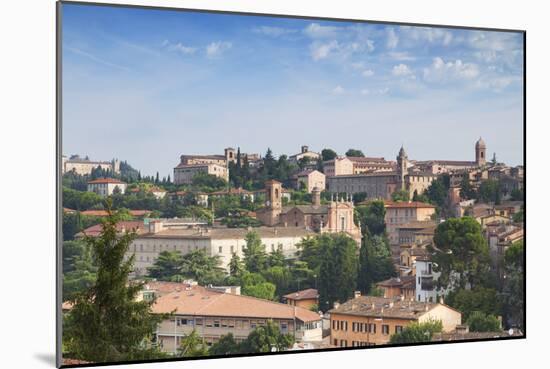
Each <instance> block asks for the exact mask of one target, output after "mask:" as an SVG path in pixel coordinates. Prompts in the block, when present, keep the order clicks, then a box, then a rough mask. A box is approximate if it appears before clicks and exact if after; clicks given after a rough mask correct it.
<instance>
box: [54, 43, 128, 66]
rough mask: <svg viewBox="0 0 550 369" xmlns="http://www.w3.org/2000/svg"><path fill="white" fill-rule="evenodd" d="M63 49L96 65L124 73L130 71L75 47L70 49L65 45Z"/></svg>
mask: <svg viewBox="0 0 550 369" xmlns="http://www.w3.org/2000/svg"><path fill="white" fill-rule="evenodd" d="M64 48H65V49H66V50H69V51H70V52H72V53H74V54H77V55H80V56H83V57H85V58H87V59H89V60H92V61H94V62H96V63H98V64H102V65H104V66H106V67H111V68H115V69H120V70H123V71H126V72H129V71H130V68H127V67H125V66H122V65H118V64H115V63H111V62H109V61H107V60H104V59H102V58H98V57H97V56H95V55H93V54H91V53H89V52H86V51H84V50H81V49H79V48H76V47H72V46H67V45H65V46H64Z"/></svg>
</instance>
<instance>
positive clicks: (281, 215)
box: [256, 180, 361, 244]
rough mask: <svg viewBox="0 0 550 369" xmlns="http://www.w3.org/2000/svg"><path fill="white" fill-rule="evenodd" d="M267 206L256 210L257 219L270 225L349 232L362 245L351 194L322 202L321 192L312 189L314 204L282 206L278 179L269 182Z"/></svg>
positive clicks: (267, 183)
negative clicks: (326, 202) (355, 221)
mask: <svg viewBox="0 0 550 369" xmlns="http://www.w3.org/2000/svg"><path fill="white" fill-rule="evenodd" d="M266 189H267V198H266V206H265V207H264V208H263V209H260V210H259V211H257V212H256V216H257V218H258V219H259V220H260V221H261V222H262V223H264V224H265V225H268V226H281V227H305V228H306V229H308V230H312V231H315V232H319V233H322V232H329V233H338V232H345V233H347V234H348V235H349V236H350V237H351V238H353V239H354V240H355V241H356V242H358V244H360V242H361V229H360V228H359V227H358V226H357V225H355V223H354V220H353V215H354V204H353V201H352V200H351V197H350V196H348V197H347V198H345V197H340V198H338V197H337V196H333V197H332V199H331V201H330V202H329V203H328V204H326V205H325V204H321V191H320V189H318V188H314V189H313V190H312V200H313V201H312V204H311V205H289V206H284V207H283V206H282V201H281V191H282V186H281V183H280V182H278V181H274V180H271V181H268V182H266Z"/></svg>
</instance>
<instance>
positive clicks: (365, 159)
mask: <svg viewBox="0 0 550 369" xmlns="http://www.w3.org/2000/svg"><path fill="white" fill-rule="evenodd" d="M347 158H348V159H349V160H351V161H355V162H369V163H387V161H386V159H384V158H371V157H367V156H347Z"/></svg>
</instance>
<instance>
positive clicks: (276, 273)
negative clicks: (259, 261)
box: [262, 266, 292, 297]
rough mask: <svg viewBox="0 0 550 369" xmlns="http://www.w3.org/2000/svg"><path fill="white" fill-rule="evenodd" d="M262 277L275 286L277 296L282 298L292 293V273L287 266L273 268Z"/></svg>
mask: <svg viewBox="0 0 550 369" xmlns="http://www.w3.org/2000/svg"><path fill="white" fill-rule="evenodd" d="M262 275H263V276H264V278H265V279H266V280H267V281H268V282H269V283H271V284H273V285H274V286H275V293H276V295H277V296H279V297H280V296H282V295H284V294H286V293H288V292H290V286H291V283H292V273H291V271H290V269H289V268H287V267H285V266H272V267H270V268H268V269H267V270H265V271H264V272H263V273H262Z"/></svg>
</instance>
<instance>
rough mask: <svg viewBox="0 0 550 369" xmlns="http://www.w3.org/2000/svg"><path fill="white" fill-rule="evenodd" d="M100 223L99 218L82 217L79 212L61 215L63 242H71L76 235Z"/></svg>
mask: <svg viewBox="0 0 550 369" xmlns="http://www.w3.org/2000/svg"><path fill="white" fill-rule="evenodd" d="M100 221H101V220H100V218H99V217H93V216H87V215H82V214H81V213H80V212H79V211H77V212H76V213H63V225H62V232H63V240H65V241H70V240H73V239H74V236H75V235H76V234H77V233H79V232H82V231H83V230H84V229H86V228H88V227H91V226H93V225H95V224H98V223H100Z"/></svg>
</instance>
